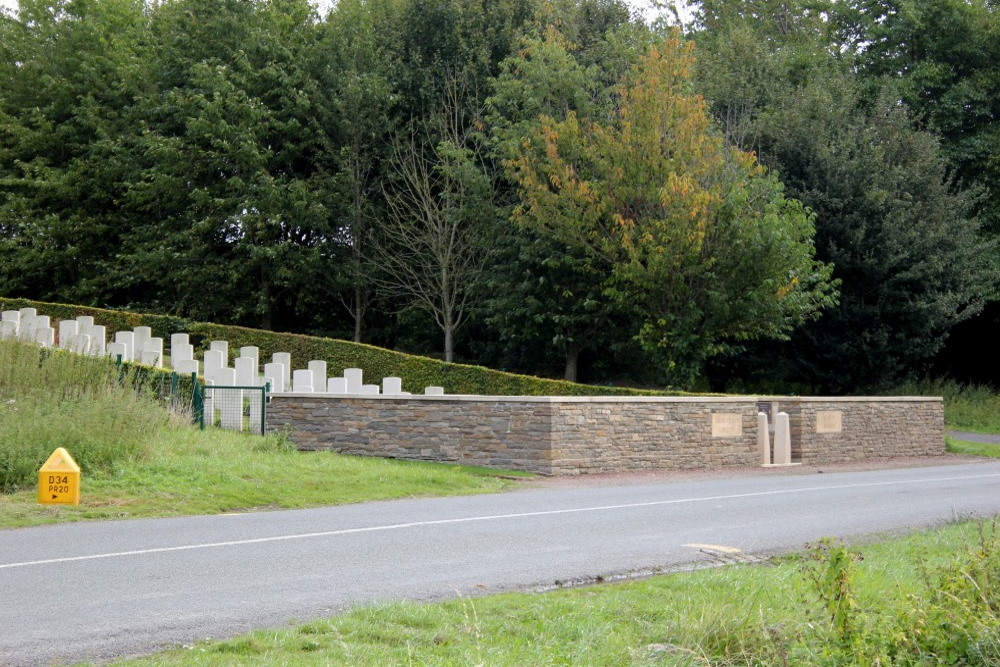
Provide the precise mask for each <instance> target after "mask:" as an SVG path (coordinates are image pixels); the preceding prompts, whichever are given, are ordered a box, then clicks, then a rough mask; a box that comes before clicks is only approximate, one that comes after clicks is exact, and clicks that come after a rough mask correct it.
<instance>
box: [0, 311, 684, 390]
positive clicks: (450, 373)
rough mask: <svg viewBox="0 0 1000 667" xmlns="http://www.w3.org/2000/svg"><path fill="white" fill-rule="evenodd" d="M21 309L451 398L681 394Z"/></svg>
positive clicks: (196, 327)
mask: <svg viewBox="0 0 1000 667" xmlns="http://www.w3.org/2000/svg"><path fill="white" fill-rule="evenodd" d="M25 307H31V308H36V309H37V310H38V312H39V313H44V314H46V315H49V316H50V317H52V319H53V321H57V320H59V319H65V318H75V317H78V316H80V315H90V316H91V317H93V318H94V321H95V322H97V323H99V324H103V325H105V326H106V327H107V328H108V333H109V334H112V333H113V332H115V331H120V330H127V329H132V328H134V327H136V326H148V327H150V328H152V329H153V335H154V336H160V337H164V338H166V337H168V336H169V335H170V334H171V333H187V334H188V336H189V338H190V340H191V343H192V344H193V345H194V346H195V348H196V349H199V350H204V348H206V347H207V346H208V344H209V343H210V342H211V341H213V340H226V341H229V346H230V347H229V350H230V357H235V356H236V355H237V354H238V351H239V348H240V347H244V346H250V345H252V346H256V347H257V348H259V349H260V358H261V360H262V361H263V360H266V359H270V357H271V355H272V354H274V353H275V352H288V353H290V354H291V355H292V363H293V364H294V365H295V366H296V367H299V368H304V367H305V366H306V364H307V363H308V362H309V361H312V360H314V359H317V360H323V361H326V362H327V372H328V374H329V375H330V376H337V375H340V374H341V373H343V370H344V369H345V368H360V369H362V370H363V371H364V375H365V377H366V378H368V379H369V380H373V381H380V380H381V379H382V378H383V377H390V376H396V377H401V378H402V379H403V389H404V390H405V391H410V392H414V393H418V392H422V391H423V389H424V387H427V386H442V387H444V388H445V391H447V392H448V393H450V394H482V395H493V396H637V395H638V396H641V395H647V396H648V395H660V396H668V395H679V394H680V393H681V392H662V391H652V390H640V389H629V388H625V387H603V386H596V385H585V384H576V383H573V382H566V381H565V380H549V379H545V378H538V377H531V376H527V375H517V374H514V373H505V372H502V371H495V370H492V369H489V368H484V367H482V366H471V365H466V364H452V363H447V362H444V361H438V360H436V359H431V358H429V357H420V356H416V355H410V354H404V353H401V352H393V351H391V350H386V349H383V348H379V347H374V346H371V345H364V344H361V343H353V342H348V341H342V340H334V339H330V338H319V337H316V336H304V335H300V334H290V333H280V332H274V331H263V330H259V329H249V328H246V327H238V326H230V325H224V324H209V323H202V322H191V321H188V320H184V319H181V318H178V317H171V316H166V315H144V314H139V313H128V312H124V311H117V310H103V309H100V308H89V307H84V306H69V305H64V304H50V303H42V302H37V301H28V300H26V299H5V298H0V310H12V309H18V308H25ZM230 361H232V359H230Z"/></svg>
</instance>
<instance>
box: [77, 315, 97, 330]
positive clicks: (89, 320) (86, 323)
mask: <svg viewBox="0 0 1000 667" xmlns="http://www.w3.org/2000/svg"><path fill="white" fill-rule="evenodd" d="M76 323H77V324H79V325H80V333H87V327H92V326H94V318H93V317H91V316H90V315H80V316H79V317H77V318H76Z"/></svg>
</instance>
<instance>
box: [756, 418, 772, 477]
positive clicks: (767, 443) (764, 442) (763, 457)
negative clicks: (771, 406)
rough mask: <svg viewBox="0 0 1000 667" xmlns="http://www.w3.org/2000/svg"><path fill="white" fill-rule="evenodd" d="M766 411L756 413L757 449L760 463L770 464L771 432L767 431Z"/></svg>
mask: <svg viewBox="0 0 1000 667" xmlns="http://www.w3.org/2000/svg"><path fill="white" fill-rule="evenodd" d="M767 429H768V423H767V413H766V412H758V413H757V451H758V452H759V453H760V463H761V465H765V466H767V465H771V434H770V433H769V432H768V430H767Z"/></svg>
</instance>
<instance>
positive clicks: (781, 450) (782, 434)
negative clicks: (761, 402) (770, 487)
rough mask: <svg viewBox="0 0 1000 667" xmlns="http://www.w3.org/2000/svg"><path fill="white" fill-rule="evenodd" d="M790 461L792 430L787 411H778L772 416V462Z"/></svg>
mask: <svg viewBox="0 0 1000 667" xmlns="http://www.w3.org/2000/svg"><path fill="white" fill-rule="evenodd" d="M791 462H792V431H791V427H790V426H789V423H788V413H787V412H779V413H778V414H777V415H776V416H775V418H774V464H775V465H788V464H789V463H791Z"/></svg>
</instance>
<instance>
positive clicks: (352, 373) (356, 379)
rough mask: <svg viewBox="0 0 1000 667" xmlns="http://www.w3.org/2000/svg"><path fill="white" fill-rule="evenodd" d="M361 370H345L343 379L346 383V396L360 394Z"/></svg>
mask: <svg viewBox="0 0 1000 667" xmlns="http://www.w3.org/2000/svg"><path fill="white" fill-rule="evenodd" d="M361 376H362V370H361V369H360V368H345V369H344V379H345V380H346V381H347V393H348V394H360V393H361V384H362V379H361Z"/></svg>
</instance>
